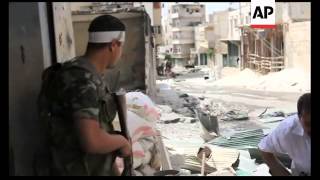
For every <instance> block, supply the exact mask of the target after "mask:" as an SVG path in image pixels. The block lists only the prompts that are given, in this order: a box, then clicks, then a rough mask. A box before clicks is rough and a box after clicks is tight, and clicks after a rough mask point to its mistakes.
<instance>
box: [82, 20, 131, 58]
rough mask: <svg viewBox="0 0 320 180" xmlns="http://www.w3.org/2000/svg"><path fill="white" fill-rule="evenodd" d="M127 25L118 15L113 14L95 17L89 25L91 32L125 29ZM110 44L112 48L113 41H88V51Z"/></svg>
mask: <svg viewBox="0 0 320 180" xmlns="http://www.w3.org/2000/svg"><path fill="white" fill-rule="evenodd" d="M125 29H126V27H125V25H124V24H123V23H122V22H121V21H120V20H119V19H118V18H116V17H113V16H111V15H102V16H99V17H97V18H95V19H94V20H93V21H92V22H91V23H90V26H89V29H88V31H89V32H100V31H125ZM107 46H109V49H110V50H111V43H88V46H87V52H88V51H97V50H101V49H103V48H106V47H107Z"/></svg>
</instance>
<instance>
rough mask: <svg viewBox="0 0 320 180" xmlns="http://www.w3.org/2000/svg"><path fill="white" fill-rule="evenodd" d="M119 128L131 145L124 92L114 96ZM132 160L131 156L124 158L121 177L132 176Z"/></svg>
mask: <svg viewBox="0 0 320 180" xmlns="http://www.w3.org/2000/svg"><path fill="white" fill-rule="evenodd" d="M115 95H116V96H115V99H116V104H117V109H118V115H119V121H120V127H121V134H122V135H123V136H124V137H125V138H126V139H127V140H128V141H129V143H130V144H132V143H131V137H130V134H129V131H128V127H127V106H126V93H125V91H119V92H117V93H116V94H115ZM132 166H133V158H132V156H129V157H125V158H124V170H123V172H122V174H121V176H132V175H133V169H132Z"/></svg>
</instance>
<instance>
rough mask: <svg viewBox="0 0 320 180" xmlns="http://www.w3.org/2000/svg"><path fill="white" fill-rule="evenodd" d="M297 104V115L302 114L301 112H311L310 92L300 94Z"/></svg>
mask: <svg viewBox="0 0 320 180" xmlns="http://www.w3.org/2000/svg"><path fill="white" fill-rule="evenodd" d="M297 106H298V116H299V117H301V116H302V113H311V93H305V94H303V95H302V96H300V98H299V100H298V104H297Z"/></svg>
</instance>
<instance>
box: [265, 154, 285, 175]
mask: <svg viewBox="0 0 320 180" xmlns="http://www.w3.org/2000/svg"><path fill="white" fill-rule="evenodd" d="M260 152H261V154H262V157H263V160H264V161H265V162H266V164H267V165H268V166H269V169H270V174H271V175H272V176H291V174H290V172H289V171H288V170H287V169H286V168H285V166H284V165H283V164H282V163H281V162H280V161H279V159H278V158H277V157H276V156H275V155H274V154H272V153H269V152H264V151H261V150H260Z"/></svg>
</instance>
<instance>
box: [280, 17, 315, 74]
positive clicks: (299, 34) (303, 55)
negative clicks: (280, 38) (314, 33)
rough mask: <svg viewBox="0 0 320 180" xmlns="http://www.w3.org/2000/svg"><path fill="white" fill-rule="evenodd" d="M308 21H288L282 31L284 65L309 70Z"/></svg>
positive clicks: (309, 42)
mask: <svg viewBox="0 0 320 180" xmlns="http://www.w3.org/2000/svg"><path fill="white" fill-rule="evenodd" d="M310 24H311V22H310V21H305V22H296V23H289V24H288V26H287V27H286V28H285V30H284V31H285V32H284V53H285V66H286V67H287V68H301V69H302V70H304V71H306V72H310V70H311V64H310V63H311V41H310V40H311V28H310Z"/></svg>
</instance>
